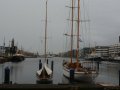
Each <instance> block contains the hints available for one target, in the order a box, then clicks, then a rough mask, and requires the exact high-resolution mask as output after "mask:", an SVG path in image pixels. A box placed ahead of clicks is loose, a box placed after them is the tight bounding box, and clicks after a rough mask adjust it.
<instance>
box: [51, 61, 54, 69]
mask: <svg viewBox="0 0 120 90" xmlns="http://www.w3.org/2000/svg"><path fill="white" fill-rule="evenodd" d="M53 66H54V62H53V61H51V69H52V71H53Z"/></svg>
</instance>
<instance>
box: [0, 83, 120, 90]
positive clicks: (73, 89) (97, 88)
mask: <svg viewBox="0 0 120 90" xmlns="http://www.w3.org/2000/svg"><path fill="white" fill-rule="evenodd" d="M0 89H13V90H14V89H25V90H26V89H30V90H120V87H119V86H103V85H91V84H87V85H86V84H66V85H65V84H59V85H57V84H56V85H54V84H46V85H45V84H8V85H7V84H1V85H0Z"/></svg>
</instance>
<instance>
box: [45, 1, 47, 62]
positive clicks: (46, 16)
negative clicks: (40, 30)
mask: <svg viewBox="0 0 120 90" xmlns="http://www.w3.org/2000/svg"><path fill="white" fill-rule="evenodd" d="M46 47H47V1H46V18H45V62H46V58H47V55H46Z"/></svg>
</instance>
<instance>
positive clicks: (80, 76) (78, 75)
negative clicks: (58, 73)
mask: <svg viewBox="0 0 120 90" xmlns="http://www.w3.org/2000/svg"><path fill="white" fill-rule="evenodd" d="M63 75H64V76H65V77H67V78H70V69H67V68H66V67H63ZM97 75H98V73H97V72H96V71H91V72H88V73H86V72H84V71H75V72H74V80H78V81H90V80H93V79H94V78H95V77H96V76H97Z"/></svg>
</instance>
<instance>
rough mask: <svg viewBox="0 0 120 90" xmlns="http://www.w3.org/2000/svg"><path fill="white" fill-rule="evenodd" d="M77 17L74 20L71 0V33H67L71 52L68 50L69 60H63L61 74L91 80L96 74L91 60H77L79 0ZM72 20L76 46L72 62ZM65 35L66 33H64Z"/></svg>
mask: <svg viewBox="0 0 120 90" xmlns="http://www.w3.org/2000/svg"><path fill="white" fill-rule="evenodd" d="M77 3H78V6H77V8H78V19H77V20H74V7H75V6H74V5H75V4H74V0H72V3H71V8H72V11H71V21H72V23H71V24H72V25H71V35H69V36H70V37H71V38H70V39H71V50H70V51H71V52H70V61H69V62H63V75H64V76H65V77H67V78H70V79H71V77H72V79H74V80H76V81H85V82H88V81H91V80H93V79H94V78H95V77H96V76H97V75H98V70H97V69H96V66H95V65H93V62H83V63H82V62H80V60H79V41H80V37H79V36H80V34H79V32H80V30H79V29H80V0H78V2H77ZM73 21H77V35H75V36H77V48H76V58H75V59H76V61H75V62H73V57H72V56H73V52H72V51H73V36H74V34H73V29H74V27H73V26H74V25H73V24H74V23H73ZM65 35H66V34H65Z"/></svg>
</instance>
